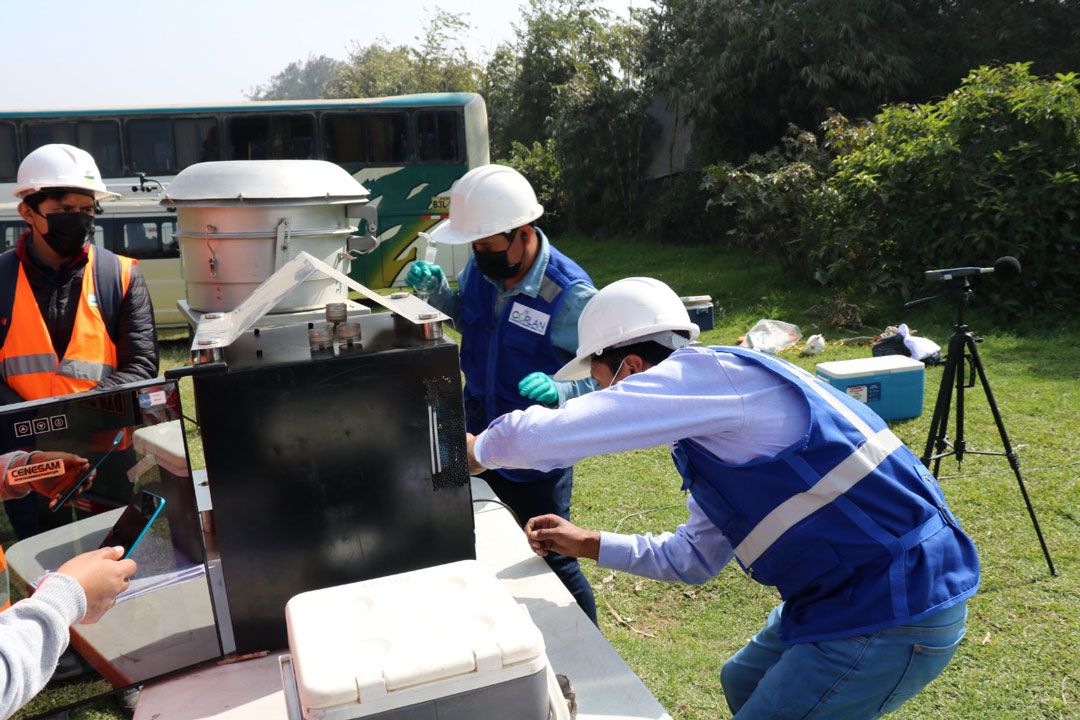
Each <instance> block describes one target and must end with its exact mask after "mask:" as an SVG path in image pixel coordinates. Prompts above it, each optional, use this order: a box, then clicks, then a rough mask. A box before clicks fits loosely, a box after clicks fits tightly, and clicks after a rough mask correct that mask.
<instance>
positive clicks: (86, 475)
mask: <svg viewBox="0 0 1080 720" xmlns="http://www.w3.org/2000/svg"><path fill="white" fill-rule="evenodd" d="M123 439H124V431H123V430H119V431H118V432H117V433H116V438H114V439H113V441H112V445H110V446H109V449H108V450H106V451H105V452H104V453H102V454H101V457H99V458H98V459H97V460H96V461H95V462H94V464H93V465H91V466H90V469H89V470H87V471H86V472H84V473H83V475H82V477H81V478H79V479H78V480H76V481H75V484H74V485H72V486H71V487H69V488H68V489H67V490H66V491H64V494H63V495H62V496H61V497H60V499H59V500H57V501H56V502H55V503H53V504H51V505H49V507H50V508H51V509H52V511H53V512H56V511H57V510H59V509H60V506H62V505H63V504H64V503H66V502H67V501H68V500H70V499H71V496H72V495H74V494H75V491H76V490H78V489H79V488H81V487H82V486H83V483H85V482H86V480H87V478H89V477H90V473H92V472H94V471H95V470H97V469H98V467H99V466H100V465H101V463H103V462H105V458H107V457H109V455H111V454H112V451H113V450H115V449H116V446H117V445H119V444H120V441H121V440H123Z"/></svg>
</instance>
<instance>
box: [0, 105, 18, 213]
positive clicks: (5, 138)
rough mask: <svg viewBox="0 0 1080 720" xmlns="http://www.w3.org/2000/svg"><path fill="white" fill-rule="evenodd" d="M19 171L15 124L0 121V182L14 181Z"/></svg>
mask: <svg viewBox="0 0 1080 720" xmlns="http://www.w3.org/2000/svg"><path fill="white" fill-rule="evenodd" d="M18 172H19V148H18V147H16V145H15V126H14V125H12V124H11V123H0V182H12V181H13V180H15V176H16V175H17V174H18ZM4 199H5V200H7V199H8V198H4Z"/></svg>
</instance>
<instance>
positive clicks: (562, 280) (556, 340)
mask: <svg viewBox="0 0 1080 720" xmlns="http://www.w3.org/2000/svg"><path fill="white" fill-rule="evenodd" d="M543 212H544V208H543V207H542V206H541V205H540V203H538V202H537V200H536V193H535V192H533V189H532V186H531V185H530V184H529V181H528V180H526V179H525V178H524V177H523V176H522V175H521V174H520V173H518V172H517V171H516V170H514V169H513V168H510V167H507V166H505V165H483V166H481V167H478V168H474V169H472V170H470V171H469V172H468V173H466V174H465V175H464V176H462V177H461V179H460V180H458V181H457V182H456V183H455V184H454V186H453V188H451V190H450V218H449V223H448V224H447V226H446V227H445V228H442V229H440V230H439V232H438V235H437V239H438V241H439V242H440V243H447V244H459V245H460V244H465V243H471V244H472V247H473V255H472V257H471V258H470V259H469V262H468V263H467V264H466V266H465V268H464V269H463V270H462V271H461V273H460V274H459V275H458V289H457V290H456V291H455V290H451V289H450V286H449V284H448V283H447V281H446V277H445V276H444V274H443V271H442V269H441V268H440V267H439V266H438V265H433V264H430V263H426V262H424V261H421V260H418V261H416V262H414V263H413V266H412V267H411V268H410V270H409V274H408V275H407V276H406V278H405V282H406V284H408V285H409V286H410V287H412V288H413V289H419V288H423V289H424V290H427V287H426V286H427V285H429V284H435V285H436V287H435V289H434V292H432V293H431V294H430V295H429V296H428V299H427V300H428V302H429V303H431V304H432V305H434V306H435V307H437V308H438V309H440V310H442V311H443V312H445V313H446V314H447V315H449V316H450V317H451V318H453V320H454V325H455V327H456V328H457V329H458V330H460V332H461V369H462V372H463V373H464V374H465V391H464V395H465V416H466V427H467V428H468V430H469V431H470V432H474V433H475V432H480V431H481V430H483V429H484V428H485V427H487V424H488V423H489V422H491V421H492V420H494V419H495V418H496V417H498V416H499V415H502V414H503V413H506V412H510V411H511V410H515V409H519V408H525V407H528V406H529V405H533V404H536V403H540V404H543V405H545V406H554V405H558V404H559V403H561V402H565V401H566V400H567V399H568V398H571V397H576V396H578V395H580V394H582V393H584V392H589V391H590V390H592V389H593V388H594V386H593V385H592V383H591V381H589V380H587V379H582V380H577V381H573V382H556V381H555V380H554V379H552V377H551V374H552V373H554V372H555V371H556V370H558V369H559V368H560V367H561V366H562V365H563V363H565V362H566V361H567V360H568V359H570V358H572V357H574V354H575V353H576V352H577V349H578V337H577V324H578V317H579V316H580V314H581V311H582V309H583V308H584V307H585V304H586V303H587V302H588V301H589V299H590V298H592V296H593V295H594V294H595V293H596V288H594V287H593V284H592V281H591V280H590V279H589V276H588V274H586V272H585V271H584V270H582V269H581V267H579V266H578V265H577V263H575V262H574V261H573V260H571V259H570V258H568V257H567V256H566V255H564V254H563V253H561V252H559V251H558V250H557V249H555V247H554V246H552V245H551V243H550V242H548V239H547V238H546V237H545V236H544V234H543V232H541V231H540V229H539V228H537V227H536V226H535V225H534V224H533V223H534V222H535V221H536V220H537V218H539V217H540V216H541V215H542V214H543ZM433 281H434V282H433ZM418 291H419V290H418ZM482 477H483V478H484V479H485V480H486V481H487V482H488V484H489V485H491V486H492V489H493V490H494V491H495V493H496V494H497V495H498V496H499V498H500V499H502V500H503V502H505V503H506V504H507V505H509V506H510V508H511V509H512V510H513V511H514V513H515V514H516V515H517V516H518V519H519V520H520V521H521V522H525V520H527V519H528V518H530V517H532V516H533V515H538V514H545V513H553V514H556V515H559V516H561V517H564V518H568V517H569V516H570V499H571V490H572V487H573V469H572V468H570V467H569V466H565V467H559V468H547V469H546V470H545V471H543V472H537V471H532V470H510V469H507V470H499V471H492V472H486V473H484V474H483V475H482ZM547 560H548V564H549V565H550V566H551V568H552V570H554V571H555V573H556V574H557V575H558V576H559V577H560V579H561V580H562V581H563V583H564V584H565V585H566V587H567V589H569V590H570V592H571V594H573V595H574V598H575V599H576V600H577V601H578V604H579V605H580V606H581V609H582V610H583V611H585V613H586V615H588V616H589V618H590V619H591V620H592V621H593V622H594V623H595V622H596V603H595V600H594V598H593V593H592V588H591V587H590V586H589V582H588V580H586V579H585V575H584V574H583V573H582V572H581V567H580V566H579V565H578V561H577V559H576V558H568V557H563V556H561V555H556V554H554V553H553V554H551V555H550V556H548V558H547Z"/></svg>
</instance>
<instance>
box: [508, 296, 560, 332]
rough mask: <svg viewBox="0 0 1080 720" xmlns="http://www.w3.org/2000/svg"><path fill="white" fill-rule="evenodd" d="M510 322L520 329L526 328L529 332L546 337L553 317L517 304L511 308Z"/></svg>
mask: <svg viewBox="0 0 1080 720" xmlns="http://www.w3.org/2000/svg"><path fill="white" fill-rule="evenodd" d="M510 322H511V323H513V324H514V325H517V326H518V327H523V328H525V329H526V330H528V331H529V332H534V333H536V334H537V335H544V334H545V333H547V328H548V323H549V322H551V316H550V315H548V314H547V313H542V312H540V311H539V310H534V309H533V308H530V307H526V306H524V305H522V304H521V303H517V302H516V303H514V306H513V307H511V308H510Z"/></svg>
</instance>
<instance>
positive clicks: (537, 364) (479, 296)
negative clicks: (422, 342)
mask: <svg viewBox="0 0 1080 720" xmlns="http://www.w3.org/2000/svg"><path fill="white" fill-rule="evenodd" d="M548 248H549V249H550V257H549V259H548V264H547V267H546V268H545V269H544V276H543V279H542V280H541V282H540V290H539V292H538V293H537V296H536V297H530V296H528V295H526V294H524V293H518V294H517V295H512V296H510V297H509V298H507V299H506V300H505V301H503V302H502V303H501V307H498V308H497V307H496V299H497V297H498V293H499V290H498V288H496V287H495V285H494V284H493V283H492V282H491V281H490V280H488V279H487V278H485V277H484V275H483V273H481V272H480V271H479V270H478V269H477V267H476V265H475V264H474V263H473V260H472V259H470V260H469V263H470V266H469V272H468V279H467V280H466V283H465V288H464V290H463V291H462V303H461V321H462V328H461V371H462V372H463V373H465V391H464V395H465V425H466V427H467V428H468V430H469V432H471V433H473V434H479V433H480V432H482V431H483V430H484V429H485V428H487V426H488V424H489V423H490V422H491V421H492V420H494V419H495V418H497V417H499V416H500V415H503V414H505V413H508V412H511V411H513V410H523V409H525V408H527V407H528V406H530V405H535V404H536V403H535V401H533V400H529V399H528V398H526V397H524V396H522V394H521V393H520V392H518V383H519V382H521V379H522V378H523V377H525V376H526V375H528V374H529V373H531V372H537V371H539V372H544V373H547V374H549V375H553V374H554V373H555V372H556V371H558V370H559V368H561V367H562V366H563V364H565V363H566V362H567V361H569V360H570V359H571V356H569V355H567V354H566V353H565V352H563V353H562V354H563V355H566V357H560V355H559V354H558V353H559V352H560V351H558V349H557V348H556V347H555V346H554V345H552V344H551V330H552V328H551V323H552V321H554V319H555V315H556V314H557V313H558V311H559V308H560V307H561V306H562V301H563V298H564V297H565V295H564V294H563V290H565V289H566V288H568V287H570V286H571V285H575V284H577V283H589V284H592V281H591V280H590V279H589V276H588V274H587V273H586V272H585V271H584V270H582V269H581V267H580V266H579V265H578V264H577V263H575V262H574V261H573V260H571V259H570V258H568V257H567V256H566V255H563V254H562V253H561V252H559V251H558V250H556V249H555V248H554V247H552V246H551V244H550V243H549V244H548ZM537 262H540V259H539V258H538V259H537ZM499 472H500V473H502V474H503V475H505V476H506V477H508V478H510V479H512V480H516V481H519V482H538V481H541V480H547V479H552V478H556V477H558V476H559V475H561V474H562V471H561V470H552V471H551V472H546V473H544V472H540V471H536V470H509V469H502V470H499Z"/></svg>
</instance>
